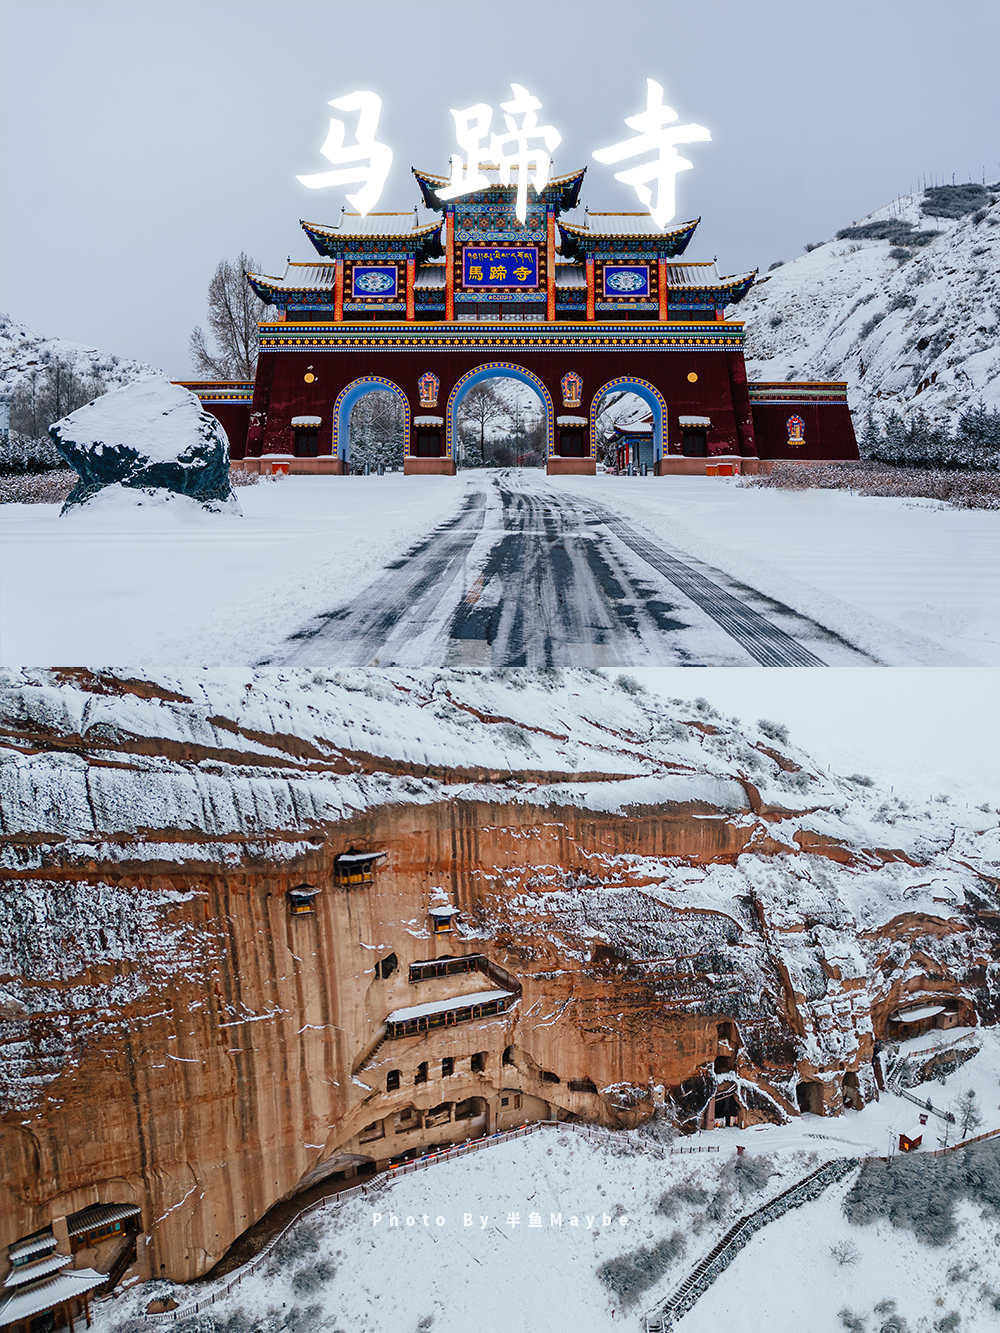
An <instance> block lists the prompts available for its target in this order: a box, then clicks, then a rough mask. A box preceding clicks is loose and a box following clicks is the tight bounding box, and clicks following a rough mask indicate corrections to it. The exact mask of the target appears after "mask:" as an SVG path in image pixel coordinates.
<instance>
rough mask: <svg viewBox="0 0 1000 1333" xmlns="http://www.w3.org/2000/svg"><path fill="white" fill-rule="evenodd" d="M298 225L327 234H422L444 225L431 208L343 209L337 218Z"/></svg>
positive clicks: (301, 221) (300, 222)
mask: <svg viewBox="0 0 1000 1333" xmlns="http://www.w3.org/2000/svg"><path fill="white" fill-rule="evenodd" d="M299 226H300V227H304V228H305V229H306V230H307V231H315V232H319V233H320V234H321V235H327V236H421V235H427V234H429V233H430V232H432V231H434V230H435V229H436V228H438V227H440V226H441V219H440V217H439V216H438V215H437V214H436V213H433V212H431V211H430V210H428V209H417V208H412V209H411V210H410V211H409V212H408V213H369V214H368V215H367V216H366V217H362V216H361V214H360V213H348V212H347V211H346V210H345V211H344V212H342V213H341V215H340V217H339V218H338V219H337V221H336V222H333V223H319V222H305V221H304V220H302V219H301V218H300V219H299Z"/></svg>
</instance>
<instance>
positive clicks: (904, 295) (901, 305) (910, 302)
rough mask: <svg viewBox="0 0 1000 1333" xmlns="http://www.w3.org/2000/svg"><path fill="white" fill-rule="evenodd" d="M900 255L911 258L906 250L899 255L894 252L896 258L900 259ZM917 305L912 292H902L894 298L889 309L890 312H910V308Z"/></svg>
mask: <svg viewBox="0 0 1000 1333" xmlns="http://www.w3.org/2000/svg"><path fill="white" fill-rule="evenodd" d="M900 253H901V254H902V255H903V256H904V257H905V258H909V256H908V255H907V254H906V251H905V250H904V251H900V252H898V253H897V252H894V254H896V258H898V257H899V254H900ZM916 304H917V298H916V297H915V296H914V295H913V293H912V292H900V293H899V295H898V296H895V297H893V299H892V301H891V302H890V304H889V309H890V310H909V308H910V306H914V305H916Z"/></svg>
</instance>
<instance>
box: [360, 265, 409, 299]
mask: <svg viewBox="0 0 1000 1333" xmlns="http://www.w3.org/2000/svg"><path fill="white" fill-rule="evenodd" d="M397 282H398V275H397V272H396V265H395V264H355V265H354V273H353V277H352V280H351V285H352V289H353V292H354V296H355V299H358V298H360V299H361V300H369V301H370V300H371V299H372V298H373V297H381V298H383V299H385V298H386V297H389V298H390V299H391V298H392V297H394V296H395V295H396V286H397Z"/></svg>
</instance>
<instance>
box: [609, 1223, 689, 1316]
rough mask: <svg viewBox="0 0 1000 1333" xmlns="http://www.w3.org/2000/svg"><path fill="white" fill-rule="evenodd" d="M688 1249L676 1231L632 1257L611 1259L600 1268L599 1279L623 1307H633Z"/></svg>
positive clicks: (637, 1251)
mask: <svg viewBox="0 0 1000 1333" xmlns="http://www.w3.org/2000/svg"><path fill="white" fill-rule="evenodd" d="M686 1248H687V1242H686V1241H685V1239H684V1236H683V1235H682V1233H681V1232H680V1231H675V1232H674V1233H673V1235H672V1236H669V1237H667V1239H665V1240H661V1241H658V1242H657V1243H656V1244H655V1245H653V1246H642V1247H641V1248H640V1249H638V1250H633V1251H632V1253H631V1254H621V1255H619V1256H618V1258H617V1259H609V1260H608V1261H607V1262H606V1263H603V1264H601V1266H600V1268H599V1269H598V1270H597V1276H598V1277H599V1278H600V1280H601V1281H602V1282H603V1283H604V1285H605V1286H606V1287H607V1288H608V1290H609V1291H613V1292H614V1294H615V1295H616V1296H617V1297H618V1299H619V1300H620V1301H621V1303H622V1304H623V1305H634V1304H635V1302H636V1301H637V1300H638V1299H639V1297H640V1296H641V1295H642V1294H643V1292H644V1291H648V1290H649V1288H650V1287H653V1286H655V1285H656V1283H657V1282H659V1280H660V1278H661V1277H662V1276H663V1275H664V1273H665V1272H666V1271H667V1269H668V1268H669V1267H670V1265H671V1264H672V1263H673V1262H674V1261H675V1260H676V1259H679V1258H680V1257H681V1255H682V1254H683V1253H684V1251H685V1249H686Z"/></svg>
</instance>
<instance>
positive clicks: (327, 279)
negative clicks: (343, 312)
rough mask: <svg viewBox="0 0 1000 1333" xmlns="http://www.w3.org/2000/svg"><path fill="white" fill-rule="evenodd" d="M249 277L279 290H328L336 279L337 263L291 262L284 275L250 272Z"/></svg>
mask: <svg viewBox="0 0 1000 1333" xmlns="http://www.w3.org/2000/svg"><path fill="white" fill-rule="evenodd" d="M247 277H248V278H249V279H250V280H251V281H252V282H259V283H262V284H263V285H264V286H267V287H271V288H274V289H276V290H279V291H280V290H284V291H295V292H302V291H326V290H327V288H332V287H333V285H334V282H335V281H336V277H337V265H336V264H308V263H307V264H292V263H289V264H287V265H286V267H285V272H284V276H283V277H280V278H271V277H268V276H267V275H266V274H264V273H248V274H247Z"/></svg>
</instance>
